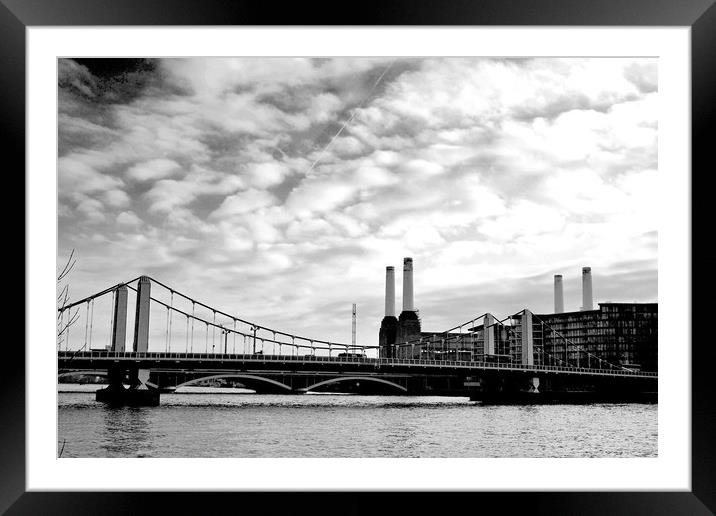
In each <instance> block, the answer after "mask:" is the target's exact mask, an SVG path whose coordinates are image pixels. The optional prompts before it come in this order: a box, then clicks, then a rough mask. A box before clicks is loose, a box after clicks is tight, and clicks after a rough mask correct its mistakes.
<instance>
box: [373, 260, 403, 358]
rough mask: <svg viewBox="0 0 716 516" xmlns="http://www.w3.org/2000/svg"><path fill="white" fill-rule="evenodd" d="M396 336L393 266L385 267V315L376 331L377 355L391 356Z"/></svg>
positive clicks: (382, 356)
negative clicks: (378, 329)
mask: <svg viewBox="0 0 716 516" xmlns="http://www.w3.org/2000/svg"><path fill="white" fill-rule="evenodd" d="M397 337H398V319H397V318H396V317H395V267H391V266H388V267H386V268H385V317H383V320H382V321H381V323H380V331H379V332H378V346H379V351H378V357H380V358H393V357H394V356H395V351H396V350H395V342H396V339H397Z"/></svg>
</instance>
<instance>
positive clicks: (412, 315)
mask: <svg viewBox="0 0 716 516" xmlns="http://www.w3.org/2000/svg"><path fill="white" fill-rule="evenodd" d="M420 336H421V329H420V318H419V317H418V313H417V311H416V310H415V305H414V303H413V259H412V258H409V257H408V258H403V311H402V312H400V317H398V334H397V342H398V343H401V342H409V341H411V340H418V339H419V338H420ZM407 353H410V350H409V349H407V348H406V349H405V350H404V351H403V354H407ZM411 358H412V357H411Z"/></svg>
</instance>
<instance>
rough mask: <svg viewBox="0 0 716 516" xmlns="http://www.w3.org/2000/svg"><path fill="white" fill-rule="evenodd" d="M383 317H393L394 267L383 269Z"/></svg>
mask: <svg viewBox="0 0 716 516" xmlns="http://www.w3.org/2000/svg"><path fill="white" fill-rule="evenodd" d="M385 316H386V317H395V267H393V266H388V267H386V268H385Z"/></svg>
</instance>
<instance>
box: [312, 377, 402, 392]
mask: <svg viewBox="0 0 716 516" xmlns="http://www.w3.org/2000/svg"><path fill="white" fill-rule="evenodd" d="M349 380H354V381H369V382H378V383H383V384H386V385H390V386H391V387H395V388H396V389H400V390H401V391H403V392H408V389H406V388H405V387H403V386H402V385H399V384H397V383H395V382H391V381H389V380H384V379H383V378H376V377H374V376H340V377H338V378H331V379H329V380H323V381H322V382H318V383H314V384H313V385H310V386H308V387H306V388H304V389H300V390H301V391H304V392H307V391H310V390H311V389H315V388H316V387H320V386H322V385H327V384H329V383H336V382H345V381H349Z"/></svg>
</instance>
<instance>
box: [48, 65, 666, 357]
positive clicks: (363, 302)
mask: <svg viewBox="0 0 716 516" xmlns="http://www.w3.org/2000/svg"><path fill="white" fill-rule="evenodd" d="M58 75H59V76H58V86H59V91H58V93H59V113H58V116H59V118H58V123H59V128H58V129H59V133H58V135H59V161H58V173H59V182H58V196H59V204H58V206H59V209H58V231H59V249H58V253H59V255H58V263H63V262H64V259H65V258H66V257H67V255H68V254H69V253H70V250H72V249H75V252H76V254H77V258H78V262H77V265H76V268H75V270H74V271H73V272H72V276H71V294H72V297H73V298H75V299H77V298H81V297H84V296H86V295H89V294H91V293H93V292H96V291H99V290H102V289H104V288H106V287H108V286H110V285H112V284H115V283H118V282H121V281H125V280H128V279H131V278H134V277H136V276H138V275H140V274H148V275H150V276H153V277H155V278H156V279H158V280H160V281H162V282H164V283H167V284H169V285H171V286H173V287H174V288H176V289H177V290H179V291H182V292H185V293H188V294H190V295H192V296H193V297H195V298H197V299H199V300H201V301H204V302H207V303H208V304H211V305H214V306H216V307H217V308H220V309H223V310H225V311H227V312H230V313H234V314H236V315H238V316H241V317H243V318H246V319H249V320H255V321H256V322H258V323H260V324H263V325H265V326H272V327H276V328H278V329H282V330H286V331H291V332H294V333H299V334H307V335H308V336H312V337H316V338H323V339H331V340H337V341H341V342H349V341H350V336H351V304H352V303H357V305H358V340H359V342H361V343H363V344H365V345H375V344H377V336H378V328H379V325H380V319H381V317H382V315H383V292H384V281H385V266H386V265H394V266H395V267H396V272H397V274H396V282H397V284H396V290H397V292H398V296H397V304H398V311H399V310H400V306H401V296H400V292H401V274H402V273H401V271H402V259H403V257H405V256H412V257H413V259H414V263H415V279H414V283H415V305H416V307H417V308H418V309H419V310H420V315H421V317H422V320H423V329H425V330H429V331H440V330H445V329H447V328H448V327H451V326H453V325H455V324H459V323H462V322H464V321H466V320H469V319H471V318H472V317H473V316H475V315H478V314H480V313H483V312H485V311H490V312H492V313H494V314H496V315H498V316H504V315H507V314H509V313H514V312H517V311H519V310H521V309H522V308H524V307H529V308H531V309H532V310H533V311H534V312H537V313H539V312H550V311H551V310H552V306H553V300H552V281H553V280H552V276H553V275H554V274H557V273H561V274H563V275H564V288H565V309H566V310H578V309H579V307H580V305H581V267H582V266H587V265H588V266H591V267H592V271H593V276H594V295H595V301H597V302H598V301H656V300H657V213H658V212H657V210H658V209H659V208H660V206H659V205H658V201H657V192H658V189H657V108H658V93H657V62H656V60H655V59H624V58H618V59H601V58H596V59H486V58H479V59H478V58H474V59H457V58H429V59H414V58H410V59H400V58H398V59H392V58H375V59H374V58H351V59H346V58H337V59H301V58H299V59H278V58H241V59H223V58H221V59H220V58H208V59H204V58H196V59H162V60H111V61H106V60H81V59H77V60H72V59H61V60H59V62H58Z"/></svg>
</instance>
